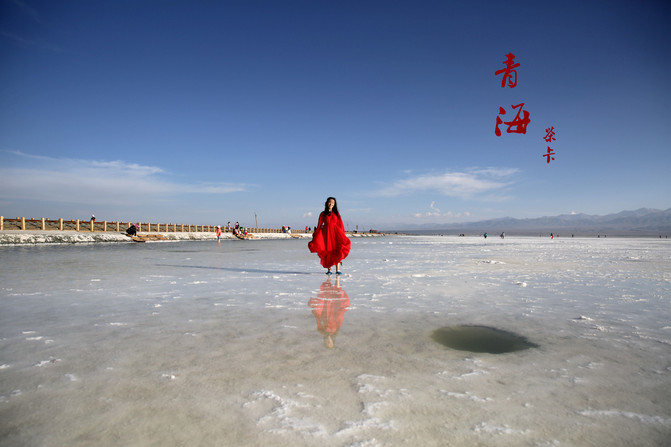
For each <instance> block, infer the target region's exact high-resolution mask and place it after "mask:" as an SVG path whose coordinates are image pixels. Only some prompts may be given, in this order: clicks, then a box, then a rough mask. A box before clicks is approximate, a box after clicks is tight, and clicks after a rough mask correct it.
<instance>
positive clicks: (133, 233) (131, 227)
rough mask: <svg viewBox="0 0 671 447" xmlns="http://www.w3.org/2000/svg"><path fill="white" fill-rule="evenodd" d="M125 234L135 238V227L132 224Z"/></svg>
mask: <svg viewBox="0 0 671 447" xmlns="http://www.w3.org/2000/svg"><path fill="white" fill-rule="evenodd" d="M126 234H127V235H128V236H137V227H136V226H135V225H134V224H130V227H128V228H127V229H126Z"/></svg>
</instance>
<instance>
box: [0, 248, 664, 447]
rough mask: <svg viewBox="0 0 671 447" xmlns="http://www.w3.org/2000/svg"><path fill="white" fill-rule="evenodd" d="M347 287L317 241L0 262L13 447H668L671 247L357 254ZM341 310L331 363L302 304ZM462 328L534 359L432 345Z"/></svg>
mask: <svg viewBox="0 0 671 447" xmlns="http://www.w3.org/2000/svg"><path fill="white" fill-rule="evenodd" d="M343 271H344V275H343V277H342V278H340V279H339V280H338V283H339V286H340V290H342V292H339V293H341V295H340V296H341V298H337V299H334V298H332V296H331V295H329V296H328V297H324V295H323V294H324V290H327V289H328V287H327V286H326V285H324V284H323V283H324V282H325V281H326V280H327V279H326V275H324V273H323V269H321V268H320V266H319V264H318V262H317V258H316V256H315V255H313V254H310V253H309V252H307V248H306V241H304V240H303V241H300V240H298V241H296V240H282V241H269V240H266V241H244V242H243V241H224V242H222V243H221V244H219V245H217V244H216V242H209V241H208V242H178V243H153V244H152V243H148V244H133V245H130V244H109V245H108V244H91V245H83V246H79V245H77V246H36V247H1V248H0V445H44V446H50V445H54V446H57V445H82V446H83V445H92V444H93V443H95V444H98V445H176V444H177V445H179V444H183V445H213V444H214V445H236V446H240V445H249V446H255V445H279V446H282V445H286V446H296V445H315V444H320V445H324V446H377V445H380V446H382V445H385V446H386V445H426V446H431V445H454V446H461V445H464V446H466V445H497V446H499V445H510V446H518V445H548V446H554V445H610V446H617V445H651V446H652V445H664V444H665V442H666V440H667V439H669V437H671V318H670V317H671V305H670V304H671V245H669V243H668V241H666V240H656V239H610V238H608V239H555V240H549V239H539V238H507V239H504V240H500V239H499V238H496V239H491V238H490V239H488V240H484V239H482V238H456V237H438V236H433V237H430V236H426V237H420V236H417V237H383V238H365V239H363V238H362V239H357V238H354V239H353V247H352V252H351V254H350V257H349V258H348V259H346V260H345V263H344V266H343ZM330 283H331V286H335V285H336V279H335V278H332V279H330ZM320 288H321V290H320ZM342 293H344V294H346V295H347V296H348V298H349V302H350V307H349V310H347V311H346V312H345V314H344V318H343V321H342V327H341V328H340V331H339V333H338V334H337V336H335V337H333V339H334V345H335V346H334V348H333V349H327V348H326V347H325V341H324V338H323V336H322V334H320V333H319V332H318V330H317V320H316V318H315V316H314V315H313V312H312V311H313V309H312V308H311V307H309V306H308V301H309V300H310V299H311V298H312V299H313V300H319V299H322V300H324V302H331V301H333V302H334V300H335V301H337V300H338V299H342V296H343V295H342ZM459 326H483V327H487V328H493V329H495V330H500V331H506V332H510V333H514V334H516V335H519V336H520V337H524V338H526V339H528V341H529V342H531V343H533V344H534V345H537V347H534V348H530V349H525V350H523V351H518V352H510V353H504V354H487V353H471V352H467V351H459V350H454V349H450V348H449V347H446V346H444V345H442V344H440V343H437V342H436V341H434V340H433V339H432V337H431V335H432V333H433V332H434V331H435V330H437V329H440V328H445V327H459Z"/></svg>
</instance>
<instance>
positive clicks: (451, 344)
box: [431, 326, 538, 354]
mask: <svg viewBox="0 0 671 447" xmlns="http://www.w3.org/2000/svg"><path fill="white" fill-rule="evenodd" d="M431 338H432V339H433V341H435V342H437V343H440V344H441V345H443V346H447V347H448V348H452V349H456V350H458V351H469V352H486V353H489V354H504V353H506V352H515V351H522V350H524V349H529V348H537V347H538V345H537V344H535V343H532V342H530V341H529V340H527V339H526V338H525V337H523V336H521V335H517V334H515V333H513V332H508V331H504V330H501V329H496V328H492V327H487V326H453V327H443V328H440V329H436V330H435V331H433V333H432V334H431Z"/></svg>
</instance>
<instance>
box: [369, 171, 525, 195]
mask: <svg viewBox="0 0 671 447" xmlns="http://www.w3.org/2000/svg"><path fill="white" fill-rule="evenodd" d="M517 172H518V170H517V169H514V168H486V169H472V170H468V171H466V172H445V173H443V174H421V175H417V176H414V177H409V178H406V179H402V180H397V181H396V182H394V184H393V185H391V186H388V187H386V188H383V189H381V190H379V191H377V195H381V196H387V197H395V196H399V195H406V194H413V193H416V192H423V191H435V192H438V193H440V194H442V195H444V196H450V197H460V198H464V199H467V198H472V197H474V196H479V195H482V194H486V193H491V192H493V191H497V190H502V189H504V188H506V187H507V186H509V185H511V184H512V182H511V181H509V180H505V179H506V178H508V177H511V176H512V175H514V174H516V173H517Z"/></svg>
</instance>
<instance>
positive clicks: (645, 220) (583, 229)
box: [394, 208, 671, 237]
mask: <svg viewBox="0 0 671 447" xmlns="http://www.w3.org/2000/svg"><path fill="white" fill-rule="evenodd" d="M394 231H396V230H394ZM398 231H399V232H403V233H410V234H462V233H463V234H467V235H469V234H470V235H472V234H482V233H485V232H488V233H490V234H491V235H492V236H494V235H498V234H500V233H501V232H506V234H508V235H512V234H518V235H539V234H550V233H554V234H560V235H563V236H566V235H568V234H573V235H575V236H597V235H601V236H606V235H607V236H655V237H658V236H660V235H661V236H667V235H669V234H671V208H669V209H667V210H664V211H662V210H657V209H650V208H640V209H637V210H635V211H622V212H619V213H616V214H607V215H605V216H593V215H589V214H582V213H581V214H562V215H559V216H546V217H538V218H533V219H514V218H512V217H503V218H500V219H490V220H483V221H479V222H467V223H456V224H426V225H414V226H412V225H407V226H405V228H403V229H402V230H400V229H399V230H398Z"/></svg>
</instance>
